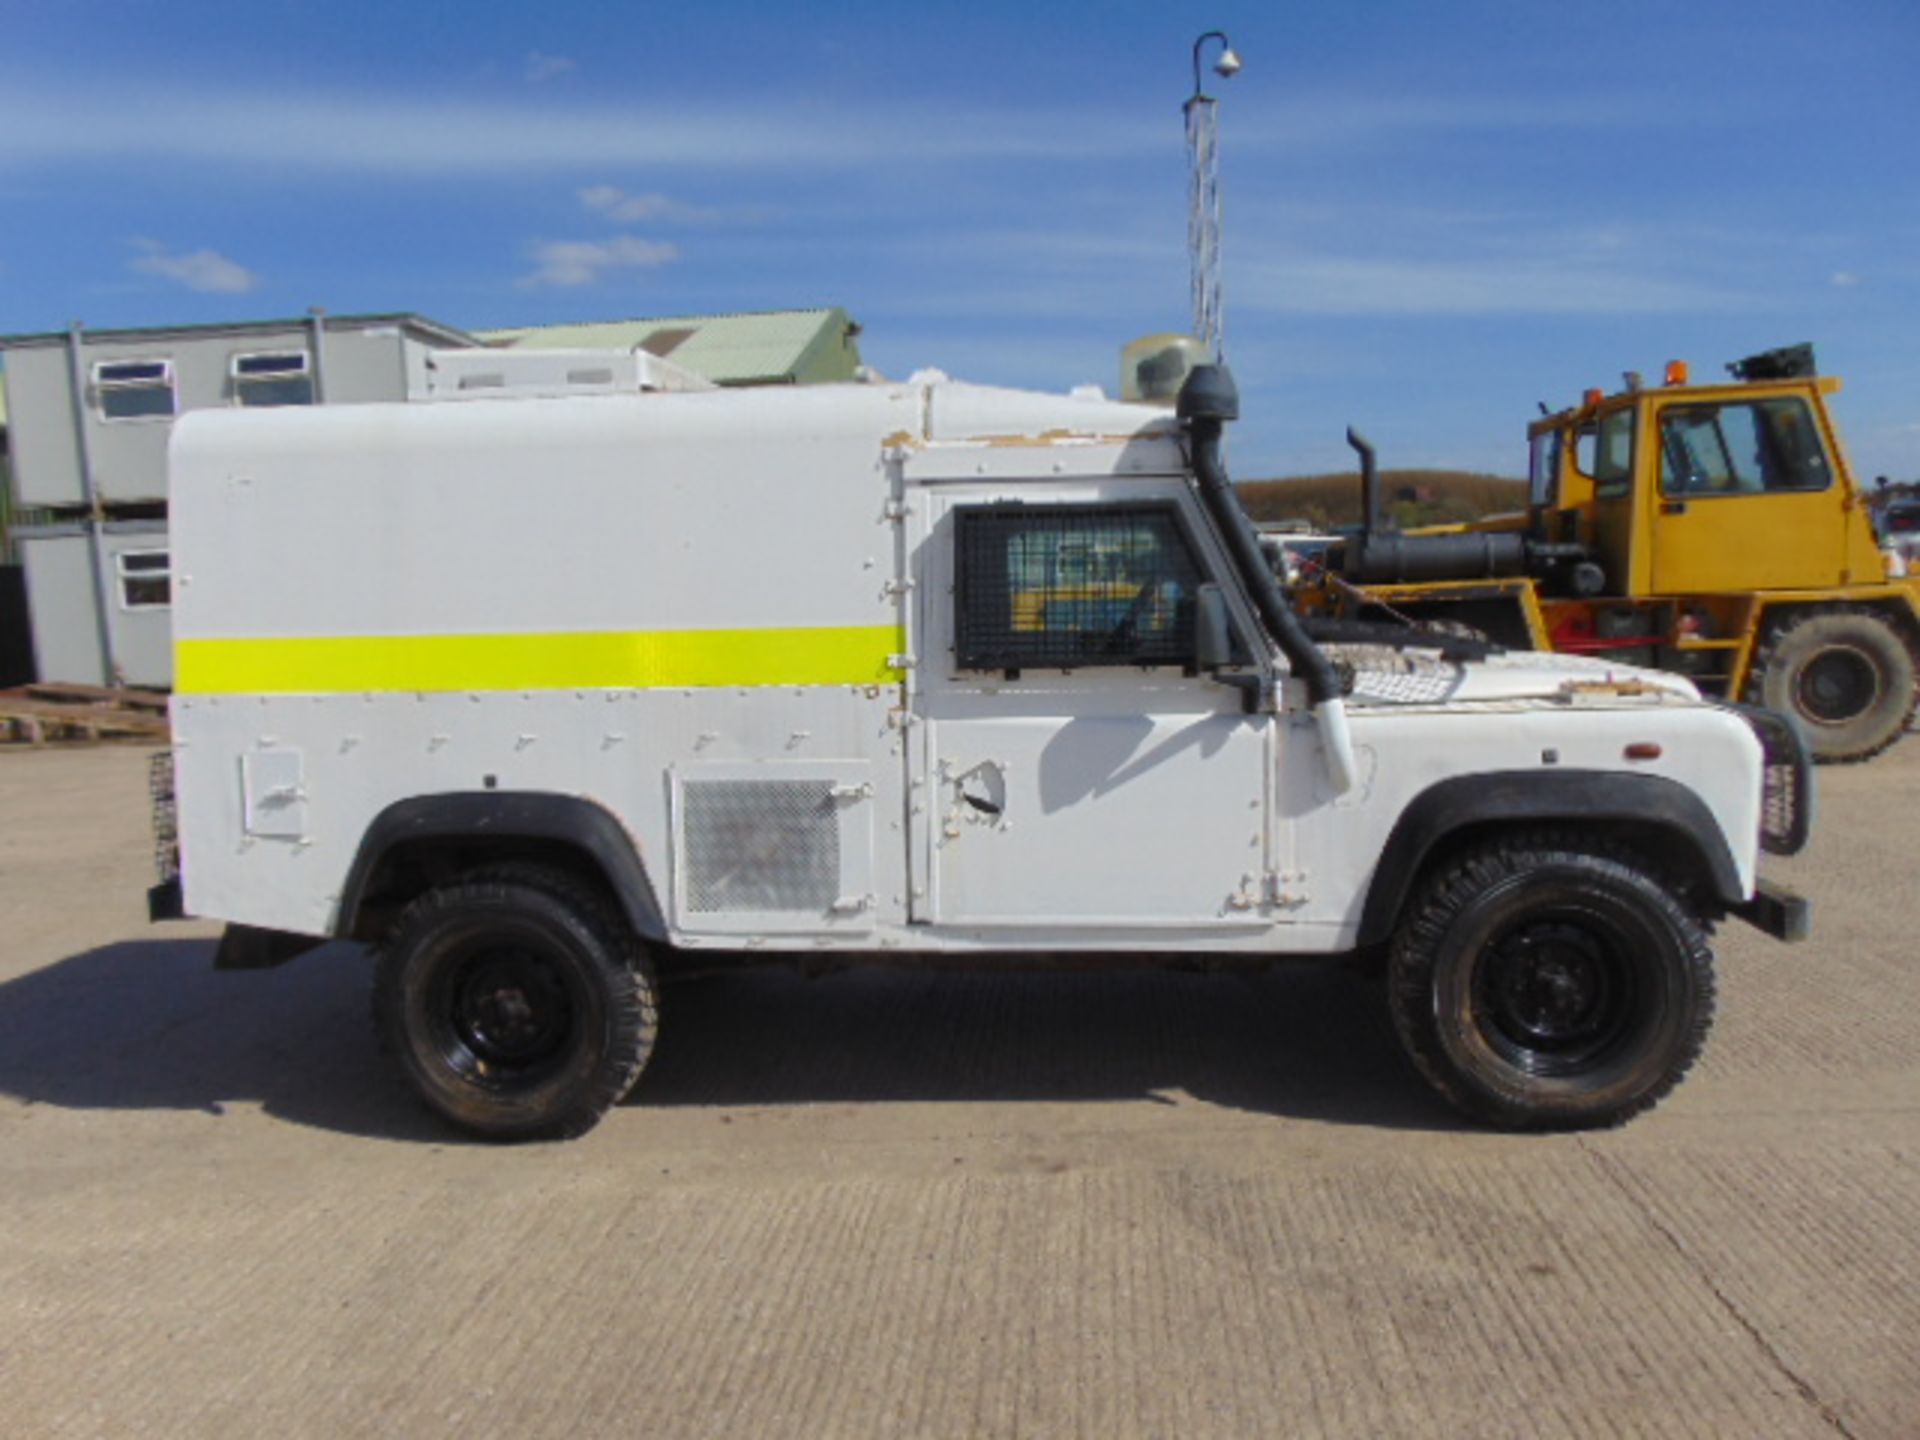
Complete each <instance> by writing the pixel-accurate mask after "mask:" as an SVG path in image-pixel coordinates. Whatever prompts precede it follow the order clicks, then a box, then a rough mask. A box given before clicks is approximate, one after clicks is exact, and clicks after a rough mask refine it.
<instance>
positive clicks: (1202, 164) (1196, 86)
mask: <svg viewBox="0 0 1920 1440" xmlns="http://www.w3.org/2000/svg"><path fill="white" fill-rule="evenodd" d="M1209 40H1218V41H1219V42H1220V54H1219V57H1218V58H1217V59H1215V61H1214V62H1213V72H1214V74H1216V75H1218V76H1220V78H1221V79H1223V80H1225V79H1230V78H1232V77H1233V76H1234V75H1236V74H1238V73H1239V70H1240V57H1239V55H1238V54H1236V53H1235V52H1234V48H1233V42H1232V41H1230V40H1228V39H1227V34H1226V31H1224V30H1208V31H1206V32H1205V33H1204V34H1202V35H1201V36H1200V38H1199V39H1197V40H1195V41H1194V42H1193V94H1191V95H1189V96H1188V97H1187V103H1186V104H1185V105H1183V106H1181V113H1182V114H1183V115H1184V116H1185V117H1186V122H1187V160H1188V162H1189V166H1190V174H1189V177H1188V189H1187V255H1188V260H1189V262H1190V264H1191V267H1192V286H1193V333H1194V336H1195V338H1197V339H1198V340H1199V341H1200V343H1201V344H1202V345H1203V346H1205V347H1206V351H1207V353H1208V354H1209V355H1210V356H1212V357H1213V359H1215V360H1216V361H1217V360H1220V359H1222V358H1223V356H1224V337H1223V335H1222V333H1221V320H1222V315H1221V299H1220V115H1219V103H1218V102H1217V101H1216V100H1215V99H1214V98H1213V97H1212V96H1211V95H1209V94H1207V93H1206V92H1205V91H1204V90H1202V89H1201V76H1200V52H1201V51H1202V50H1203V49H1204V48H1205V46H1206V43H1207V42H1208V41H1209Z"/></svg>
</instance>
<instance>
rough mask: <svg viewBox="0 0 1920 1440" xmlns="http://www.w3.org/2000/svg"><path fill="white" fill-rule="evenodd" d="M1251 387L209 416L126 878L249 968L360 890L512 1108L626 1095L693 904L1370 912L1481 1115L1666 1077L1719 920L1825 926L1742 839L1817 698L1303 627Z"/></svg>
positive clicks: (441, 1103) (1084, 925) (1219, 948)
mask: <svg viewBox="0 0 1920 1440" xmlns="http://www.w3.org/2000/svg"><path fill="white" fill-rule="evenodd" d="M1236 405H1237V402H1236V400H1235V398H1234V395H1233V391H1232V383H1231V381H1230V380H1229V379H1228V378H1227V376H1226V374H1225V372H1224V371H1223V370H1220V369H1218V368H1215V367H1207V366H1203V367H1201V368H1199V369H1197V370H1195V371H1194V372H1193V375H1192V376H1191V377H1190V378H1189V380H1188V382H1187V384H1186V386H1185V388H1184V389H1183V390H1182V392H1181V396H1180V405H1179V409H1178V412H1177V413H1170V412H1168V411H1165V410H1161V409H1157V408H1152V407H1148V406H1140V405H1128V404H1119V403H1114V402H1110V401H1107V400H1105V399H1101V398H1098V397H1097V396H1095V397H1091V398H1089V397H1084V396H1080V395H1075V396H1071V397H1069V396H1053V395H1040V394H1033V393H1026V392H1018V391H1011V390H998V389H988V388H983V387H978V386H972V385H963V384H957V383H953V382H950V381H948V380H947V379H946V378H945V377H944V376H940V375H937V374H930V375H927V376H916V377H915V378H914V379H913V380H912V381H909V382H908V383H906V384H869V385H845V386H830V387H819V388H809V389H792V390H760V391H747V392H742V391H727V392H717V391H716V392H708V393H680V394H649V395H642V394H627V395H612V396H608V395H600V396H592V397H564V396H562V397H548V398H525V399H512V398H506V399H488V400H480V401H473V402H471V403H462V404H451V403H449V404H433V403H423V404H389V405H345V406H329V407H322V408H315V409H309V410H293V409H283V410H273V411H244V410H243V411H234V412H231V413H215V412H212V411H204V412H199V413H196V414H193V415H190V416H188V417H186V418H185V419H184V420H183V421H182V422H181V423H180V425H179V428H178V430H177V432H176V435H175V438H174V442H173V457H172V466H173V474H172V526H173V543H174V577H175V586H176V601H175V610H174V621H175V645H176V652H175V654H176V679H177V693H176V695H175V698H174V701H173V724H174V733H175V737H176V738H175V744H174V748H173V753H172V757H171V758H172V763H173V766H174V767H175V773H174V775H173V777H172V779H171V780H169V779H168V777H167V776H166V775H165V773H164V767H163V773H162V774H161V775H160V776H159V777H158V778H159V782H160V785H161V787H162V794H163V797H164V796H166V795H169V794H170V795H172V796H174V797H177V817H178V820H177V824H178V834H177V841H178V843H177V850H175V851H174V852H173V856H172V859H171V860H170V862H169V873H167V874H165V875H163V883H162V884H161V885H160V886H159V887H157V888H156V890H155V892H154V896H153V909H154V912H155V914H156V916H161V915H167V914H177V913H180V912H181V911H182V910H183V909H184V911H186V912H188V913H192V914H198V915H208V916H218V917H221V918H223V919H225V920H227V921H228V922H230V923H229V927H228V929H227V932H226V937H225V939H224V940H223V942H222V945H221V948H220V952H219V957H218V963H220V964H223V965H228V966H241V967H244V966H257V965H268V964H273V963H275V962H277V961H279V960H282V959H286V958H288V957H290V956H291V955H293V954H296V953H298V952H300V951H301V950H303V949H307V948H310V947H312V946H314V945H317V944H319V943H320V942H321V941H322V940H323V939H324V938H327V937H338V938H345V939H352V940H358V941H365V942H368V943H369V944H370V945H371V946H372V947H373V948H374V950H375V951H376V952H377V955H378V963H377V968H376V974H375V979H374V986H375V1012H376V1015H377V1017H378V1021H379V1024H380V1026H381V1029H382V1030H383V1032H384V1035H385V1038H386V1039H387V1041H388V1042H389V1044H390V1046H391V1048H392V1049H393V1051H394V1052H395V1053H396V1054H397V1055H398V1057H399V1059H400V1063H401V1064H402V1066H403V1067H404V1068H405V1070H406V1072H407V1075H408V1077H409V1079H410V1080H411V1081H412V1083H413V1084H414V1085H415V1086H416V1087H417V1088H418V1090H419V1091H420V1093H421V1094H422V1095H423V1096H424V1097H425V1099H426V1101H427V1102H428V1104H429V1105H431V1106H432V1107H433V1108H434V1109H435V1110H437V1111H439V1112H440V1113H441V1114H442V1115H443V1116H445V1117H446V1118H447V1119H449V1120H451V1121H453V1122H454V1123H455V1124H457V1125H460V1126H463V1127H466V1128H467V1129H469V1130H473V1131H477V1132H479V1133H481V1134H483V1135H488V1136H494V1137H499V1138H504V1139H512V1138H521V1137H529V1136H557V1135H571V1134H576V1133H578V1132H580V1131H583V1130H585V1129H587V1128H588V1127H589V1126H591V1125H592V1124H593V1123H594V1122H595V1121H596V1120H597V1119H598V1118H599V1117H600V1116H601V1115H602V1114H603V1113H604V1112H605V1111H606V1110H607V1108H608V1107H609V1106H611V1105H613V1104H614V1103H615V1102H616V1101H618V1100H619V1099H620V1098H621V1097H622V1096H623V1095H625V1094H626V1092H627V1091H628V1089H629V1088H630V1087H631V1086H632V1085H633V1084H634V1082H635V1080H636V1079H638V1077H639V1076H640V1073H641V1071H642V1070H643V1069H644V1068H645V1067H646V1063H647V1057H648V1053H649V1051H650V1050H651V1049H652V1046H653V1042H654V1033H655V1017H656V1006H655V984H656V979H655V976H656V967H660V968H662V969H669V968H670V967H671V966H672V964H673V963H674V962H675V961H676V960H679V959H682V958H684V957H685V956H686V955H688V954H689V953H690V952H698V951H706V952H722V953H723V954H724V955H725V956H727V957H732V958H739V959H741V960H743V961H744V960H749V959H752V958H755V957H773V956H778V955H784V956H787V957H796V956H807V955H812V954H815V953H818V952H823V951H824V952H831V953H833V954H835V955H837V956H855V957H857V956H861V955H864V956H867V957H871V958H875V959H891V960H894V961H895V962H901V961H906V962H911V961H912V960H914V959H915V958H921V959H924V958H927V957H931V956H935V955H944V956H949V957H951V956H953V955H955V954H962V955H967V956H971V957H974V958H975V959H977V961H978V962H979V963H980V964H982V965H991V964H994V963H1013V962H1014V961H1015V959H1016V958H1018V957H1030V956H1032V955H1034V954H1036V953H1038V952H1049V951H1056V952H1057V951H1079V952H1091V953H1093V954H1098V955H1100V956H1104V957H1110V958H1112V959H1114V960H1116V961H1119V960H1123V959H1124V958H1125V957H1127V956H1134V957H1138V958H1141V959H1164V958H1165V957H1167V956H1168V955H1170V954H1173V953H1175V952H1199V953H1203V954H1205V955H1207V956H1209V957H1212V958H1214V959H1216V960H1219V959H1234V958H1237V959H1239V960H1241V961H1245V962H1249V963H1252V962H1260V961H1266V960H1271V959H1275V958H1279V957H1286V956H1305V955H1316V956H1330V955H1351V954H1354V953H1355V952H1382V951H1384V952H1385V954H1386V958H1387V966H1388V973H1389V995H1390V1003H1391V1006H1392V1011H1393V1017H1394V1021H1395V1023H1396V1025H1397V1026H1398V1029H1399V1033H1400V1035H1401V1037H1402V1038H1403V1040H1404V1042H1405V1045H1406V1048H1407V1050H1408V1052H1409V1054H1410V1055H1411V1056H1412V1059H1413V1061H1414V1063H1415V1064H1416V1065H1417V1066H1418V1067H1419V1069H1420V1070H1421V1072H1422V1073H1424V1074H1425V1075H1426V1077H1427V1079H1428V1080H1430V1081H1431V1082H1432V1083H1433V1084H1434V1085H1435V1086H1437V1087H1438V1088H1439V1089H1440V1090H1441V1091H1442V1092H1443V1093H1444V1094H1445V1095H1446V1096H1447V1098H1448V1099H1450V1100H1451V1101H1453V1102H1454V1103H1455V1104H1456V1105H1458V1106H1459V1107H1461V1108H1462V1109H1464V1110H1465V1111H1467V1112H1468V1113H1470V1114H1472V1115H1474V1116H1476V1117H1479V1118H1480V1119H1482V1120H1486V1121H1490V1122H1493V1123H1496V1124H1502V1125H1515V1126H1576V1125H1592V1124H1605V1123H1609V1122H1613V1121H1618V1120H1621V1119H1623V1118H1625V1117H1627V1116H1629V1115H1632V1114H1634V1113H1635V1112H1637V1111H1639V1110H1641V1109H1644V1108H1645V1107H1647V1106H1648V1105H1651V1104H1652V1103H1653V1102H1654V1101H1656V1100H1657V1099H1659V1097H1660V1096H1661V1095H1662V1094H1664V1093H1665V1092H1666V1091H1667V1090H1668V1089H1669V1088H1670V1087H1671V1086H1672V1085H1673V1084H1674V1083H1675V1081H1677V1080H1678V1079H1679V1078H1680V1076H1681V1075H1682V1074H1683V1073H1684V1072H1685V1070H1686V1069H1687V1067H1688V1065H1689V1064H1690V1063H1691V1062H1692V1061H1693V1059H1694V1056H1695V1055H1696V1053H1697V1052H1698V1050H1699V1048H1700V1044H1701V1041H1702V1038H1703V1036H1704V1034H1705V1032H1706V1029H1707V1025H1708V1021H1709V1019H1710V1017H1711V1013H1712V1008H1713V973H1712V957H1711V955H1710V952H1709V950H1708V947H1707V932H1708V929H1709V927H1710V926H1711V925H1712V924H1714V923H1715V922H1716V921H1718V920H1720V919H1722V918H1724V917H1726V916H1728V915H1739V916H1741V917H1743V918H1745V919H1747V920H1749V921H1752V922H1753V923H1756V924H1758V925H1760V926H1762V927H1763V928H1765V929H1767V930H1769V931H1770V932H1772V933H1773V934H1775V935H1778V936H1781V937H1782V938H1796V937H1797V936H1798V934H1799V933H1801V931H1802V930H1803V929H1804V925H1805V915H1806V911H1805V906H1804V904H1803V903H1802V902H1801V901H1799V900H1798V899H1797V898H1795V897H1793V896H1791V895H1787V894H1785V893H1784V892H1779V891H1773V890H1770V889H1768V888H1767V887H1765V886H1764V885H1762V884H1761V882H1760V881H1759V879H1758V877H1757V875H1756V873H1755V868H1756V859H1757V852H1758V850H1759V849H1760V848H1762V847H1763V846H1765V847H1766V848H1769V849H1777V850H1787V851H1790V850H1792V849H1795V848H1797V847H1798V846H1799V844H1800V843H1801V841H1802V840H1803V839H1804V836H1805V828H1806V815H1807V803H1808V790H1807V772H1806V770H1805V766H1804V763H1803V757H1802V754H1801V750H1800V747H1799V745H1798V742H1797V740H1796V738H1795V736H1794V734H1793V732H1792V730H1791V729H1790V728H1789V727H1788V726H1787V725H1785V724H1784V723H1783V722H1780V721H1779V720H1778V719H1777V718H1776V717H1773V716H1771V715H1770V714H1768V713H1767V712H1764V711H1751V710H1741V709H1738V708H1736V707H1730V706H1726V705H1720V704H1710V703H1707V702H1704V701H1702V700H1701V699H1700V698H1699V696H1698V694H1697V693H1696V692H1695V691H1694V690H1693V689H1692V687H1691V686H1690V685H1689V684H1688V683H1687V682H1686V681H1685V680H1682V679H1678V678H1676V677H1674V676H1671V675H1656V674H1651V673H1644V672H1640V671H1634V670H1626V669H1620V668H1617V667H1616V668H1608V667H1605V666H1601V665H1597V664H1594V663H1592V662H1582V661H1578V660H1572V659H1568V658H1566V657H1562V656H1553V655H1505V654H1499V653H1489V652H1488V651H1487V648H1486V647H1484V646H1479V647H1476V646H1474V645H1473V644H1471V642H1461V641H1450V640H1443V639H1440V638H1437V637H1433V636H1420V635H1409V636H1403V637H1398V638H1397V639H1396V638H1391V637H1390V638H1389V640H1388V641H1387V642H1386V643H1378V642H1377V640H1376V641H1375V642H1374V643H1365V644H1333V643H1328V644H1325V645H1322V644H1318V643H1316V641H1315V640H1314V638H1312V637H1311V636H1310V635H1309V634H1308V633H1307V632H1306V631H1304V630H1303V629H1302V627H1301V625H1300V623H1299V621H1297V620H1296V618H1295V617H1294V615H1293V614H1292V613H1291V612H1290V611H1289V609H1288V608H1287V606H1286V604H1285V598H1284V596H1283V595H1282V594H1281V592H1280V590H1279V588H1278V587H1277V585H1276V583H1275V581H1274V578H1273V575H1272V572H1271V569H1270V568H1269V567H1268V565H1267V564H1266V562H1265V561H1264V559H1263V557H1262V555H1261V552H1260V549H1259V546H1258V543H1257V541H1256V539H1255V536H1254V534H1253V532H1252V529H1251V527H1250V526H1249V525H1248V524H1247V522H1246V519H1245V517H1244V515H1243V513H1242V511H1241V510H1240V508H1239V504H1238V502H1237V500H1236V498H1235V495H1234V492H1233V490H1232V488H1231V487H1230V485H1229V484H1228V482H1227V478H1226V475H1225V473H1224V471H1223V469H1222V464H1221V459H1220V437H1221V431H1222V424H1223V422H1224V421H1226V420H1229V419H1231V418H1233V416H1234V413H1235V410H1236ZM1347 638H1349V639H1351V637H1347ZM162 758H163V761H164V759H165V758H166V757H162ZM709 958H711V957H709Z"/></svg>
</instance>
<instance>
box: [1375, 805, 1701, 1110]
mask: <svg viewBox="0 0 1920 1440" xmlns="http://www.w3.org/2000/svg"><path fill="white" fill-rule="evenodd" d="M1387 982H1388V984H1387V994H1388V1003H1389V1005H1390V1006H1391V1008H1392V1012H1393V1023H1394V1028H1395V1029H1396V1030H1398V1031H1399V1033H1400V1041H1401V1044H1402V1045H1403V1046H1405V1048H1406V1052H1407V1054H1408V1056H1409V1057H1410V1058H1411V1059H1412V1061H1413V1063H1414V1065H1415V1067H1416V1068H1417V1069H1418V1070H1419V1071H1420V1073H1421V1074H1422V1075H1424V1076H1425V1077H1426V1079H1427V1081H1428V1082H1429V1083H1430V1084H1431V1085H1432V1086H1433V1087H1434V1088H1435V1089H1436V1090H1438V1091H1439V1092H1440V1093H1441V1094H1442V1095H1443V1096H1445V1097H1446V1099H1447V1100H1448V1101H1450V1102H1451V1103H1452V1104H1453V1105H1454V1106H1455V1107H1456V1108H1458V1109H1459V1110H1461V1111H1463V1112H1464V1113H1466V1114H1467V1115H1469V1116H1471V1117H1472V1118H1474V1119H1475V1120H1479V1121H1482V1122H1484V1123H1487V1124H1491V1125H1498V1126H1502V1127H1505V1128H1508V1129H1521V1130H1571V1129H1583V1128H1588V1127H1593V1126H1600V1125H1617V1124H1619V1123H1620V1122H1621V1121H1624V1120H1626V1119H1628V1118H1630V1117H1632V1116H1634V1115H1637V1114H1639V1113H1640V1112H1641V1111H1642V1110H1645V1109H1647V1108H1649V1107H1650V1106H1652V1105H1654V1104H1655V1103H1656V1102H1658V1101H1659V1100H1660V1098H1661V1097H1662V1096H1664V1095H1665V1094H1666V1093H1667V1092H1668V1091H1669V1090H1671V1089H1672V1088H1673V1087H1674V1086H1675V1085H1676V1084H1678V1083H1679V1081H1680V1078H1681V1077H1682V1076H1683V1075H1685V1074H1686V1072H1687V1070H1688V1067H1690V1066H1691V1065H1692V1064H1693V1062H1694V1060H1695V1058H1696V1057H1697V1056H1698V1055H1699V1053H1700V1047H1701V1044H1702V1042H1703V1041H1704V1040H1705V1039H1706V1034H1707V1028H1708V1026H1709V1025H1710V1024H1711V1023H1712V1021H1713V1001H1714V984H1713V952H1712V951H1711V950H1710V949H1709V948H1708V945H1707V937H1706V933H1705V931H1704V930H1703V929H1702V928H1701V926H1700V924H1699V922H1698V921H1697V920H1695V919H1694V917H1693V916H1692V914H1691V913H1689V911H1688V910H1687V909H1686V908H1685V907H1684V906H1683V905H1682V904H1681V902H1680V901H1679V900H1678V899H1677V898H1676V897H1675V896H1674V895H1673V894H1672V893H1671V892H1670V891H1669V890H1668V889H1667V888H1666V887H1665V886H1664V885H1662V884H1661V883H1660V881H1658V880H1657V879H1655V878H1654V877H1653V876H1652V875H1651V874H1649V873H1648V872H1647V871H1646V870H1644V869H1642V868H1641V867H1640V865H1639V863H1638V862H1637V861H1635V860H1634V859H1633V858H1632V857H1631V856H1630V855H1628V854H1627V853H1626V852H1625V851H1620V850H1614V849H1611V848H1602V847H1598V846H1596V845H1595V844H1594V843H1593V842H1591V841H1587V840H1581V839H1578V838H1576V837H1572V836H1566V835H1553V834H1544V835H1525V836H1517V837H1512V838H1508V839H1504V840H1499V841H1495V842H1493V843H1491V844H1488V845H1485V846H1483V847H1482V848H1480V849H1478V850H1474V851H1472V852H1470V853H1469V854H1467V855H1466V856H1465V857H1464V858H1462V859H1460V860H1458V861H1456V862H1454V863H1453V864H1450V865H1448V866H1446V867H1445V868H1444V869H1442V870H1440V871H1439V872H1438V873H1437V874H1435V875H1434V876H1433V877H1432V878H1431V879H1430V880H1428V881H1427V883H1426V884H1425V885H1424V886H1423V887H1422V888H1421V890H1420V892H1419V893H1418V895H1417V896H1416V897H1415V899H1414V901H1413V903H1412V905H1411V906H1410V907H1409V909H1408V912H1407V914H1406V916H1405V917H1404V918H1403V920H1402V922H1401V925H1400V928H1399V931H1398V933H1397V934H1396V936H1395V938H1394V941H1393V946H1392V951H1391V954H1390V955H1389V957H1388V974H1387Z"/></svg>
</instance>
